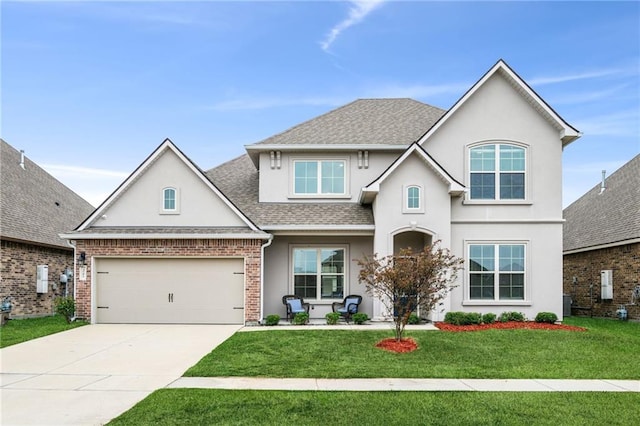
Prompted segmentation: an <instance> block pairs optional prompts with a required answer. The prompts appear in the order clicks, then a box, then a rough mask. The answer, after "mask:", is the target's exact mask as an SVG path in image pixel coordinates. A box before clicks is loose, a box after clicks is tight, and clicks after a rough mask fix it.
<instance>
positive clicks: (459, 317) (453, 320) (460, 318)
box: [444, 311, 482, 325]
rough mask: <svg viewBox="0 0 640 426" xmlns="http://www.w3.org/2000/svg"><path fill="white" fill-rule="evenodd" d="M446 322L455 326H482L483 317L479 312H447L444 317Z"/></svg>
mask: <svg viewBox="0 0 640 426" xmlns="http://www.w3.org/2000/svg"><path fill="white" fill-rule="evenodd" d="M444 322H446V323H449V324H453V325H470V324H480V323H481V322H482V315H481V314H479V313H477V312H459V311H458V312H447V313H446V314H445V316H444Z"/></svg>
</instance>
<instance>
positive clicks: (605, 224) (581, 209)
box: [563, 155, 640, 252]
mask: <svg viewBox="0 0 640 426" xmlns="http://www.w3.org/2000/svg"><path fill="white" fill-rule="evenodd" d="M563 216H564V219H565V225H564V231H563V241H564V248H563V250H564V251H565V252H568V251H583V250H589V249H590V248H591V249H592V248H594V247H598V246H602V245H610V244H628V243H630V242H633V241H635V242H640V155H636V156H635V157H634V158H633V159H632V160H630V161H629V162H628V163H626V164H625V165H624V166H622V167H621V168H619V169H618V170H617V171H615V172H614V173H613V174H611V175H610V176H609V177H608V178H606V179H605V189H604V191H602V190H601V185H600V184H598V185H596V186H594V187H593V188H592V189H591V190H590V191H589V192H587V193H586V194H584V195H583V196H582V197H580V198H579V199H578V200H576V201H575V202H573V203H572V204H571V205H570V206H569V207H567V208H566V209H564V211H563Z"/></svg>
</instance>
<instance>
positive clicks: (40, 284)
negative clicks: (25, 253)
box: [36, 265, 49, 293]
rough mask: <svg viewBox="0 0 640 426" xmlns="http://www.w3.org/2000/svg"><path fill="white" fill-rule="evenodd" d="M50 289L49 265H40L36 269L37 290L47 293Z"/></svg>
mask: <svg viewBox="0 0 640 426" xmlns="http://www.w3.org/2000/svg"><path fill="white" fill-rule="evenodd" d="M48 291H49V266H47V265H38V269H37V270H36V292H38V293H47V292H48Z"/></svg>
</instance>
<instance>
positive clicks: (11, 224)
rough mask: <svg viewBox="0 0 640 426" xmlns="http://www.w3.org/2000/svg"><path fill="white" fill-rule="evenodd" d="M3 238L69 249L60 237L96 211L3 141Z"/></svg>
mask: <svg viewBox="0 0 640 426" xmlns="http://www.w3.org/2000/svg"><path fill="white" fill-rule="evenodd" d="M0 141H1V145H2V150H1V152H0V153H1V155H0V159H1V161H0V167H1V169H0V236H2V238H3V239H12V240H20V241H28V242H33V243H37V244H43V245H49V246H57V247H64V248H67V249H68V248H69V245H68V244H67V243H66V241H65V240H63V239H61V238H60V237H58V234H60V233H63V232H68V231H70V230H72V229H74V228H75V227H76V226H78V224H79V223H80V222H82V220H83V219H85V218H86V217H87V216H88V215H89V214H91V212H92V211H93V207H92V206H91V205H90V204H89V203H87V202H86V201H85V200H84V199H82V198H81V197H80V196H79V195H77V194H76V193H75V192H73V191H72V190H70V189H69V188H67V187H66V186H65V185H63V184H62V183H60V182H59V181H58V180H56V179H55V178H54V177H53V176H51V175H50V174H49V173H47V172H45V171H44V170H43V169H42V168H40V167H39V166H38V165H37V164H36V163H34V162H33V161H31V160H29V159H28V158H26V157H25V160H24V163H25V168H24V169H23V168H22V167H20V152H19V151H17V150H16V149H15V148H13V147H12V146H11V145H9V144H8V143H6V142H5V141H4V140H0Z"/></svg>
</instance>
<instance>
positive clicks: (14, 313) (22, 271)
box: [0, 240, 73, 318]
mask: <svg viewBox="0 0 640 426" xmlns="http://www.w3.org/2000/svg"><path fill="white" fill-rule="evenodd" d="M1 246H2V250H1V252H2V254H1V255H0V258H1V261H2V262H1V264H2V269H1V273H0V299H3V298H5V297H6V296H10V297H11V304H12V305H13V306H12V310H11V317H12V318H21V317H38V316H47V315H53V314H54V300H55V298H56V297H58V296H61V295H64V291H65V286H64V285H61V284H60V282H59V281H60V274H62V273H63V272H64V270H65V269H67V268H72V267H73V250H71V249H69V250H64V249H58V248H51V247H43V246H39V245H34V244H27V243H21V242H14V241H5V240H3V241H2V244H1ZM38 265H48V266H49V291H48V292H47V293H37V292H36V270H37V266H38ZM70 291H71V288H70Z"/></svg>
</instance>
